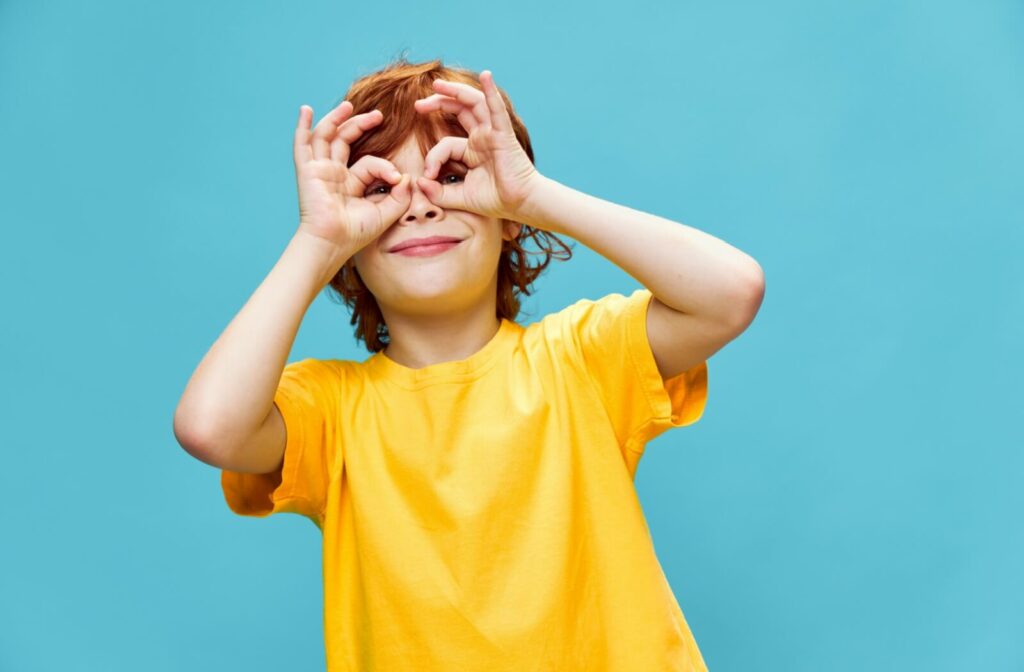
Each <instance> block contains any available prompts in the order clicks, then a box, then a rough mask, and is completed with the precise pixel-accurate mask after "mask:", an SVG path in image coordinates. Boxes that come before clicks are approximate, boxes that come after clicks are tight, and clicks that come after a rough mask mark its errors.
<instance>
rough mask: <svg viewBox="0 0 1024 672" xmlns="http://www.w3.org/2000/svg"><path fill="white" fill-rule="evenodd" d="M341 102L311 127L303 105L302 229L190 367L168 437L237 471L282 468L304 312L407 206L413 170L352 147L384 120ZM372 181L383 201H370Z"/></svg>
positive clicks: (297, 148) (299, 143) (298, 149)
mask: <svg viewBox="0 0 1024 672" xmlns="http://www.w3.org/2000/svg"><path fill="white" fill-rule="evenodd" d="M353 111H354V110H353V108H352V103H350V102H349V101H347V100H345V101H342V103H341V104H340V105H338V106H337V107H336V108H334V109H333V110H332V111H331V112H329V113H328V114H327V115H325V116H324V118H323V119H321V120H320V122H319V123H317V125H316V128H315V129H313V128H311V126H312V117H313V110H312V109H311V108H309V107H308V106H303V107H302V110H301V112H300V114H299V122H298V124H297V126H296V129H295V144H294V159H295V173H296V182H297V185H298V192H299V229H298V231H297V232H296V233H295V235H294V236H293V237H292V239H291V241H290V242H289V243H288V246H287V247H286V248H285V250H284V252H283V253H282V255H281V258H280V259H279V260H278V261H277V263H276V264H275V265H274V267H273V268H272V269H271V271H270V273H269V274H268V275H267V277H266V278H265V279H264V280H263V282H262V283H261V284H260V286H259V287H257V289H256V291H255V292H254V293H253V295H252V296H251V297H250V298H249V300H248V301H247V302H246V304H245V305H244V306H243V307H242V310H241V311H239V313H238V314H237V315H236V316H235V318H234V319H233V320H231V322H230V323H229V324H228V326H227V328H225V330H224V332H223V333H222V334H221V335H220V337H219V338H218V339H217V340H216V342H214V344H213V346H212V347H211V348H210V350H209V351H208V352H207V353H206V355H205V356H204V357H203V359H202V361H201V362H200V363H199V366H198V367H197V368H196V370H195V371H194V372H193V374H192V377H191V378H190V379H189V381H188V384H187V385H186V387H185V391H184V393H183V394H182V397H181V400H180V401H179V402H178V406H177V408H176V409H175V411H174V423H173V425H174V436H175V438H176V439H177V441H178V443H179V444H180V445H181V446H182V448H184V449H185V450H186V451H187V452H188V453H189V454H191V455H192V456H194V457H195V458H197V459H199V460H202V461H203V462H206V463H207V464H210V465H213V466H215V467H218V468H220V469H227V470H230V471H236V472H240V473H270V472H272V471H276V470H277V469H279V468H280V466H281V464H282V461H283V458H284V451H285V447H286V441H287V436H286V432H285V423H284V419H283V418H282V416H281V413H280V410H279V409H278V408H277V406H276V405H275V404H274V395H275V392H276V391H277V388H278V385H279V383H280V381H281V375H282V374H283V372H284V368H285V364H286V360H287V357H288V353H289V352H290V351H291V347H292V343H294V341H295V336H296V334H297V333H298V330H299V325H300V324H301V322H302V318H303V316H304V315H305V314H306V311H307V310H308V309H309V306H310V305H311V304H312V302H313V300H314V299H315V298H316V296H317V294H318V293H319V292H320V290H321V289H323V288H324V286H325V285H326V284H327V283H328V282H330V280H331V278H333V277H334V275H335V274H336V273H337V272H338V270H339V269H340V268H341V267H342V266H343V265H344V264H345V262H346V261H347V260H348V259H349V258H350V257H351V256H352V255H353V254H355V253H356V252H358V251H359V250H360V249H362V248H363V247H364V246H365V245H366V244H367V243H369V242H371V241H372V240H374V239H375V238H377V237H378V236H379V235H380V234H381V233H383V232H384V230H385V229H387V228H388V227H389V226H391V224H392V223H394V222H395V221H396V220H397V219H398V217H399V216H400V215H401V214H402V213H403V212H405V210H406V209H407V208H408V205H409V202H410V200H411V197H412V191H411V187H410V177H409V176H408V175H399V173H398V171H397V170H395V166H394V164H392V163H391V162H390V161H387V160H386V159H382V158H379V157H376V156H371V155H366V156H363V157H361V158H360V159H359V160H358V161H356V162H355V163H354V164H353V165H352V166H349V165H348V160H349V155H350V151H351V148H350V145H351V143H352V142H354V141H355V140H356V139H357V138H358V137H359V136H360V135H362V134H363V132H364V131H366V130H368V129H369V128H371V127H373V126H375V125H376V124H378V123H380V121H381V120H382V118H383V115H382V114H381V113H380V112H379V111H376V110H371V111H369V112H364V113H362V114H357V115H354V116H350V115H351V114H352V112H353ZM378 180H384V181H385V182H387V183H389V184H390V185H391V189H390V190H389V195H388V197H387V198H385V199H373V200H370V199H368V198H366V196H367V195H368V193H367V189H368V187H369V186H371V185H372V184H374V183H376V182H377V181H378Z"/></svg>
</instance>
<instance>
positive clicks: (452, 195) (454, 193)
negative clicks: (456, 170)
mask: <svg viewBox="0 0 1024 672" xmlns="http://www.w3.org/2000/svg"><path fill="white" fill-rule="evenodd" d="M416 185H417V186H418V187H419V188H420V190H422V191H423V193H424V194H426V196H427V198H429V199H430V202H431V203H436V204H437V205H440V206H441V207H442V208H452V209H454V210H465V209H466V208H465V205H466V203H465V200H464V199H463V197H462V190H461V189H458V188H456V185H454V184H449V185H445V184H441V183H440V182H437V181H435V180H431V179H428V178H426V177H418V178H416ZM458 186H460V187H461V186H462V185H458Z"/></svg>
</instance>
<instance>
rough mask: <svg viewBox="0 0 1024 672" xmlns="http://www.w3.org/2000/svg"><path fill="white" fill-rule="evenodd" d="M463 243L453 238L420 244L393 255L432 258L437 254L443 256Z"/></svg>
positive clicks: (402, 249)
mask: <svg viewBox="0 0 1024 672" xmlns="http://www.w3.org/2000/svg"><path fill="white" fill-rule="evenodd" d="M461 242H462V241H461V240H459V239H454V238H453V239H448V240H441V241H437V242H431V243H419V244H416V245H410V246H408V247H403V248H401V249H398V250H393V251H392V254H401V255H402V256H406V257H432V256H434V255H436V254H442V253H444V252H447V251H448V250H451V249H454V248H455V247H457V246H458V245H459V243H461Z"/></svg>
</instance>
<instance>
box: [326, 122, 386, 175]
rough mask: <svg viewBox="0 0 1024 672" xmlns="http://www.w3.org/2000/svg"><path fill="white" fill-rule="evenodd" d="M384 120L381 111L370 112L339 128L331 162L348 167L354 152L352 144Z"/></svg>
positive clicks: (334, 141)
mask: <svg viewBox="0 0 1024 672" xmlns="http://www.w3.org/2000/svg"><path fill="white" fill-rule="evenodd" d="M383 120H384V113H383V112H381V111H380V110H376V109H374V110H370V111H369V112H363V113H362V114H357V115H355V116H354V117H352V118H351V119H349V120H347V121H346V122H345V123H343V124H342V125H341V126H340V127H339V128H338V134H337V135H336V136H335V138H334V140H332V141H331V160H332V161H337V162H339V163H344V164H345V165H348V157H349V155H350V154H351V151H352V143H353V142H355V141H356V140H357V139H358V138H359V136H361V135H362V134H363V133H365V132H366V131H367V130H369V129H371V128H373V127H374V126H376V125H377V124H379V123H380V122H381V121H383Z"/></svg>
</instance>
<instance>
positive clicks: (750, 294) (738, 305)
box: [731, 261, 765, 336]
mask: <svg viewBox="0 0 1024 672" xmlns="http://www.w3.org/2000/svg"><path fill="white" fill-rule="evenodd" d="M751 263H752V267H751V269H750V270H749V271H748V272H746V273H745V274H744V275H743V280H742V282H740V283H739V287H738V289H737V290H736V296H735V299H734V300H733V301H732V305H733V307H734V308H733V310H732V311H731V315H732V320H731V322H732V326H733V331H734V333H735V334H736V335H737V336H738V335H739V334H741V333H743V332H744V331H746V329H747V327H749V326H750V324H751V323H752V322H753V321H754V318H755V317H756V316H757V313H758V311H760V310H761V304H762V303H764V291H765V279H764V270H763V269H762V268H761V266H760V264H758V263H757V262H756V261H755V262H751Z"/></svg>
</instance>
